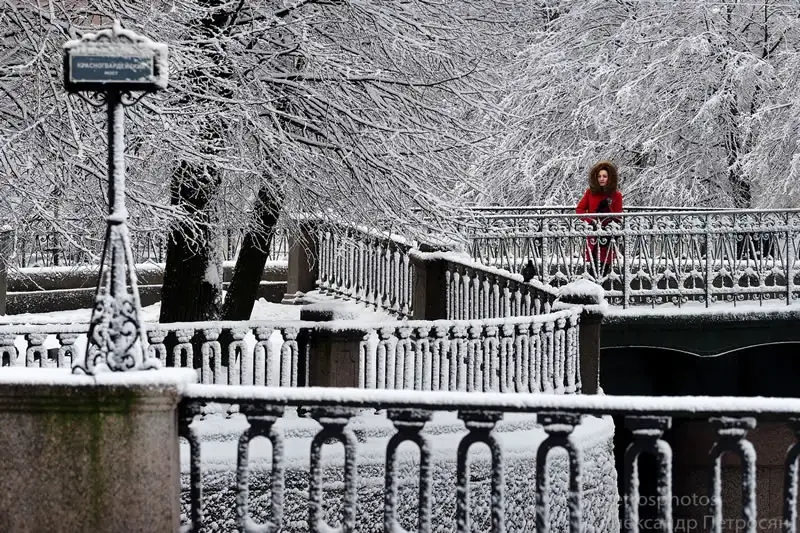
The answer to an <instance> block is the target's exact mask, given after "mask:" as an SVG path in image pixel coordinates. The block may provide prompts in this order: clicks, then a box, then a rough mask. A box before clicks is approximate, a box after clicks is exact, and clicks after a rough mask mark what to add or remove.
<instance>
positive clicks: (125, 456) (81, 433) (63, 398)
mask: <svg viewBox="0 0 800 533" xmlns="http://www.w3.org/2000/svg"><path fill="white" fill-rule="evenodd" d="M194 380H195V373H194V371H192V370H185V369H164V370H159V371H142V372H127V373H110V372H107V373H100V374H97V375H96V376H85V375H75V374H72V373H71V372H70V371H69V370H66V369H43V368H38V369H26V368H5V369H3V372H2V373H0V426H2V427H3V431H0V450H3V460H2V461H0V493H2V494H3V495H4V496H3V498H0V530H2V531H29V532H35V531H178V528H179V521H180V515H179V512H180V511H179V507H178V500H179V494H180V469H179V464H180V457H179V447H178V415H177V408H178V402H179V400H180V393H181V391H182V390H183V387H184V385H186V384H188V383H192V382H194Z"/></svg>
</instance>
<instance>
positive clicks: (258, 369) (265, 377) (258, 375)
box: [253, 326, 280, 385]
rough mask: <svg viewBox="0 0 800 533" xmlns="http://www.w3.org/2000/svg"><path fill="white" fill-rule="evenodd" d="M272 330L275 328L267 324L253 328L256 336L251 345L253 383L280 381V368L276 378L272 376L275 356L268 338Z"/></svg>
mask: <svg viewBox="0 0 800 533" xmlns="http://www.w3.org/2000/svg"><path fill="white" fill-rule="evenodd" d="M274 331H275V329H274V328H271V327H269V326H258V327H256V328H254V329H253V334H254V335H255V337H256V345H255V346H254V347H253V385H272V384H273V382H275V383H280V370H279V371H278V378H277V379H276V378H275V376H273V363H274V359H275V356H274V354H273V353H272V352H273V349H272V343H271V342H270V338H271V337H272V334H273V332H274Z"/></svg>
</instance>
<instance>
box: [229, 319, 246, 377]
mask: <svg viewBox="0 0 800 533" xmlns="http://www.w3.org/2000/svg"><path fill="white" fill-rule="evenodd" d="M246 334H247V330H246V329H244V328H231V338H232V340H231V343H230V344H229V345H228V385H248V384H250V383H251V382H252V381H251V380H252V358H251V357H250V353H249V351H248V350H247V345H246V344H245V342H244V337H245V335H246Z"/></svg>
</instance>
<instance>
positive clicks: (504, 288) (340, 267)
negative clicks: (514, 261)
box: [318, 229, 557, 320]
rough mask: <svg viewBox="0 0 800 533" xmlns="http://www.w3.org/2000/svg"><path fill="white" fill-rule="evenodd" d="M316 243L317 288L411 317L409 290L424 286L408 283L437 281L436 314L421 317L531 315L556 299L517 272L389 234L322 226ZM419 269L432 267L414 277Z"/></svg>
mask: <svg viewBox="0 0 800 533" xmlns="http://www.w3.org/2000/svg"><path fill="white" fill-rule="evenodd" d="M319 246H320V265H319V280H318V286H319V288H320V290H321V291H323V292H326V293H327V294H330V295H333V296H337V297H344V298H346V299H353V300H356V301H359V302H364V303H366V304H368V305H372V306H374V307H376V308H381V309H384V310H386V311H388V312H390V313H392V314H394V315H396V316H399V317H401V318H406V317H415V316H417V315H414V304H413V297H414V292H415V291H419V290H422V291H423V292H424V291H425V289H424V288H422V289H421V288H420V287H414V283H417V284H420V283H426V284H439V285H441V287H439V288H440V294H439V295H438V297H439V298H440V299H441V301H442V302H443V304H444V305H443V306H442V312H441V313H437V316H434V317H431V316H425V317H424V318H426V319H427V318H437V319H438V318H445V319H452V320H471V319H483V318H499V317H508V316H532V315H537V314H540V313H547V312H549V310H550V305H551V304H552V302H553V301H554V300H555V298H556V292H557V291H556V289H555V288H553V287H551V286H549V285H545V284H542V283H539V282H538V281H532V282H525V281H524V280H523V278H522V276H520V275H517V274H512V273H511V272H508V271H506V270H501V269H498V268H493V267H491V266H487V265H483V264H480V263H477V262H475V261H473V260H471V259H469V257H467V256H465V255H464V254H458V253H455V252H421V251H420V250H419V249H418V248H415V247H412V245H411V244H409V243H407V242H406V241H404V240H402V239H400V238H395V237H393V236H385V235H384V236H381V235H376V234H369V233H366V232H364V231H361V230H356V229H347V230H343V231H328V230H322V231H321V235H320V244H319ZM434 262H440V263H441V264H440V265H434V264H433V263H434ZM419 269H429V270H430V269H432V270H431V272H430V274H429V275H425V276H420V275H419V274H420V272H419ZM442 275H443V276H444V277H442ZM428 290H429V291H430V290H431V289H430V288H429V289H428ZM418 315H419V313H418ZM417 317H418V316H417Z"/></svg>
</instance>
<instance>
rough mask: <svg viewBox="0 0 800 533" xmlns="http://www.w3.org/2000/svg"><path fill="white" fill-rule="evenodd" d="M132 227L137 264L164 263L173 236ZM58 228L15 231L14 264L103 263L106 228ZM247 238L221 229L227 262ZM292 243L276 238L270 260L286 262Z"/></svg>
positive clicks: (31, 225) (70, 224) (78, 224)
mask: <svg viewBox="0 0 800 533" xmlns="http://www.w3.org/2000/svg"><path fill="white" fill-rule="evenodd" d="M133 222H134V223H133V224H132V226H131V231H130V236H131V249H132V252H133V257H134V261H135V262H136V263H146V262H154V263H164V262H165V261H166V255H167V239H168V237H169V234H168V233H167V232H166V231H165V230H163V229H159V230H150V229H137V224H136V223H135V222H136V221H133ZM58 226H59V227H58V228H56V227H54V224H53V223H52V222H50V221H43V220H32V221H30V220H29V221H23V222H22V223H21V224H20V225H19V226H17V227H15V228H13V232H14V235H13V239H14V247H13V255H12V258H13V264H14V266H16V267H18V268H27V267H33V266H39V267H52V266H76V265H91V264H96V263H98V261H99V257H100V254H101V252H102V250H103V238H104V235H105V227H104V226H102V225H100V226H98V227H97V228H96V231H92V232H88V233H87V232H85V230H84V229H78V228H85V221H83V220H81V221H75V220H70V219H60V220H59V221H58ZM243 237H244V230H243V229H242V228H227V229H222V230H221V246H222V252H223V257H224V260H225V261H233V260H234V259H236V253H237V252H238V249H239V246H240V245H241V242H242V239H243ZM287 253H288V240H287V236H286V233H285V232H284V231H279V232H277V233H276V234H275V235H274V236H273V238H272V244H271V247H270V259H285V258H286V256H287Z"/></svg>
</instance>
